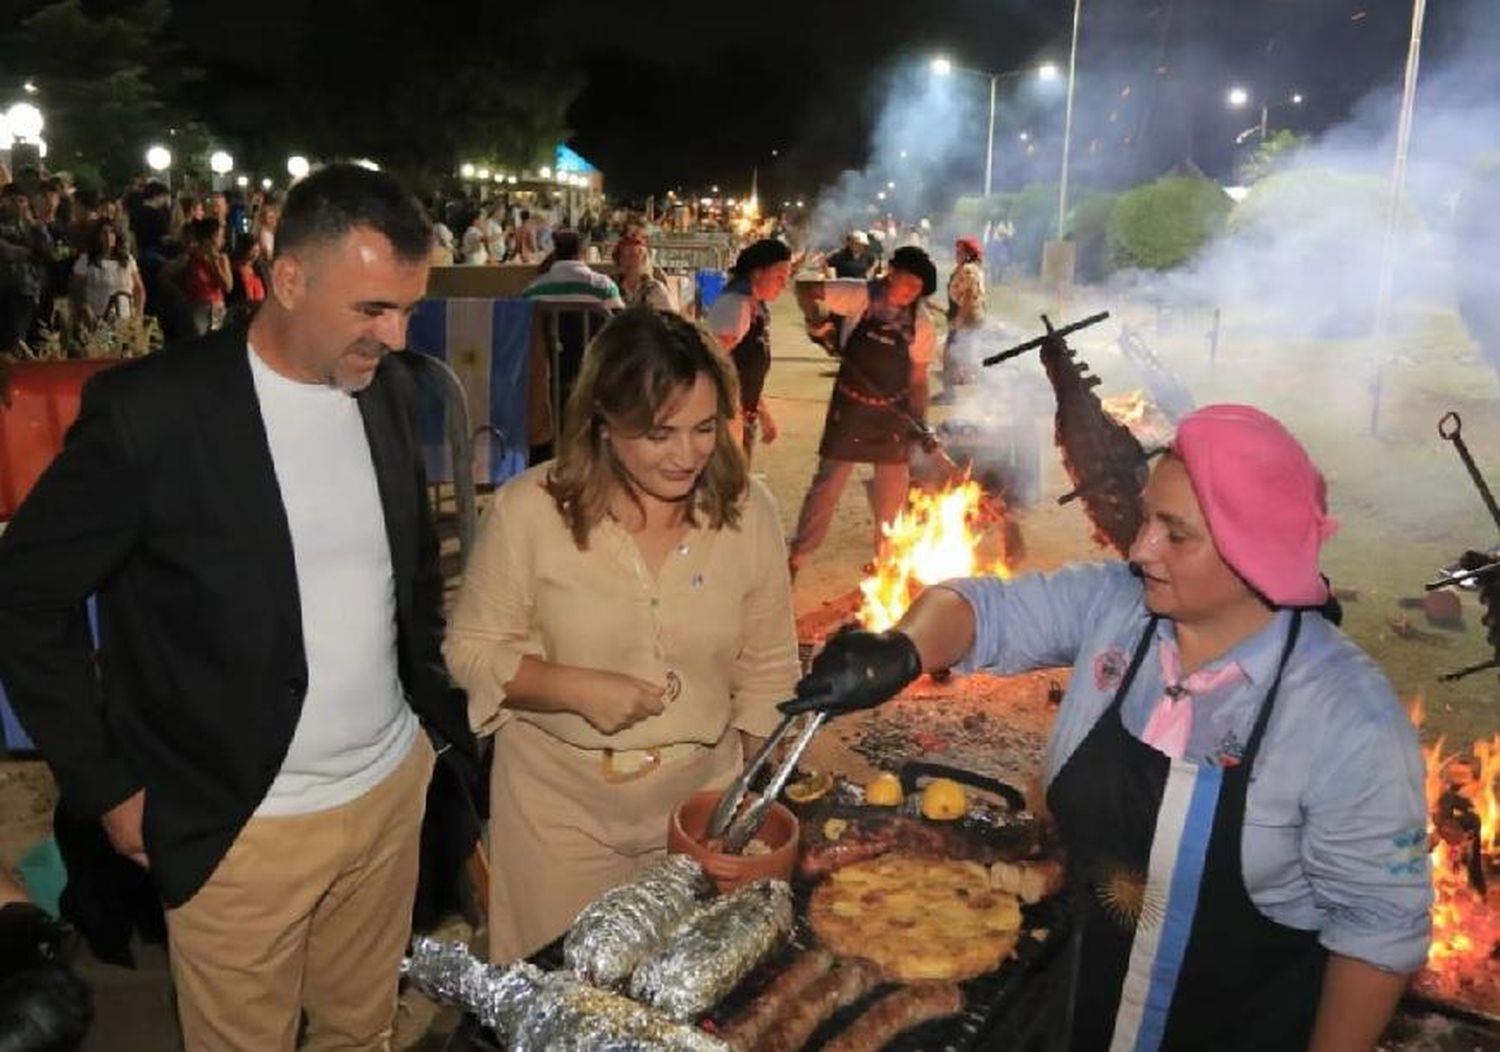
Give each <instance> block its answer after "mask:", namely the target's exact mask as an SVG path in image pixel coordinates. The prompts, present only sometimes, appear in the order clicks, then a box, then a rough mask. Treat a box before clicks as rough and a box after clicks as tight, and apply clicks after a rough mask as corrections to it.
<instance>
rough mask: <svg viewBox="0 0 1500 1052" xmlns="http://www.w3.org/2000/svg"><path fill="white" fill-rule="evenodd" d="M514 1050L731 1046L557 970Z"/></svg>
mask: <svg viewBox="0 0 1500 1052" xmlns="http://www.w3.org/2000/svg"><path fill="white" fill-rule="evenodd" d="M509 1052H731V1050H730V1048H729V1046H728V1045H726V1044H725V1043H724V1042H722V1041H720V1040H719V1039H718V1038H716V1037H714V1036H712V1035H711V1034H708V1033H705V1032H704V1031H702V1030H699V1029H698V1028H697V1027H695V1026H692V1025H689V1024H687V1023H682V1022H678V1021H676V1020H673V1019H669V1018H668V1017H667V1016H666V1015H664V1014H663V1013H661V1012H658V1011H657V1010H655V1009H654V1008H649V1007H647V1006H646V1005H643V1004H638V1003H637V1002H635V1001H632V1000H630V999H629V998H628V997H624V996H622V995H621V994H617V993H614V992H613V991H610V990H601V989H599V988H598V987H597V986H590V985H589V984H587V983H583V982H579V981H578V980H577V979H574V978H572V977H571V976H568V975H567V974H566V973H563V972H556V973H553V974H552V975H551V976H549V977H548V983H547V985H546V986H545V987H544V989H543V990H542V991H541V992H540V993H539V995H538V996H537V998H536V999H535V1001H534V1002H533V1004H532V1008H531V1010H530V1011H529V1012H528V1013H527V1014H526V1018H525V1020H524V1021H523V1023H522V1028H521V1031H520V1032H519V1033H518V1034H516V1035H514V1036H513V1037H512V1038H511V1041H510V1045H509Z"/></svg>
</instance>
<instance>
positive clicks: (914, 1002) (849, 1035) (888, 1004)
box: [823, 983, 964, 1052]
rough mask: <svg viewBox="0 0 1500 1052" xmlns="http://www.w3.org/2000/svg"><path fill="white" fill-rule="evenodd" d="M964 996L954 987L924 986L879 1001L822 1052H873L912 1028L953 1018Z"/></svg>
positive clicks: (911, 987)
mask: <svg viewBox="0 0 1500 1052" xmlns="http://www.w3.org/2000/svg"><path fill="white" fill-rule="evenodd" d="M963 1007H964V995H963V992H962V991H960V990H959V988H958V986H957V985H955V984H953V983H923V984H921V985H918V986H908V987H906V988H905V989H902V990H897V991H896V992H895V993H893V994H891V995H890V996H889V997H882V998H881V999H880V1000H879V1001H876V1002H875V1003H874V1004H873V1005H871V1006H870V1007H869V1008H867V1009H866V1010H865V1011H864V1013H863V1014H861V1015H860V1017H859V1018H858V1019H856V1020H855V1021H854V1022H852V1023H850V1024H849V1026H848V1027H847V1028H846V1029H845V1030H844V1032H843V1033H841V1034H839V1035H838V1036H837V1037H835V1038H834V1039H833V1040H832V1041H829V1042H828V1043H827V1044H826V1045H824V1046H823V1052H876V1050H878V1049H882V1048H884V1047H885V1046H886V1045H888V1044H890V1043H891V1042H892V1041H894V1040H895V1039H896V1037H897V1036H898V1035H899V1034H903V1033H905V1032H906V1031H908V1030H910V1029H911V1028H912V1027H915V1026H920V1025H921V1024H923V1023H926V1022H928V1021H929V1020H933V1019H941V1018H942V1017H943V1016H947V1015H954V1014H956V1013H958V1012H961V1011H962V1010H963Z"/></svg>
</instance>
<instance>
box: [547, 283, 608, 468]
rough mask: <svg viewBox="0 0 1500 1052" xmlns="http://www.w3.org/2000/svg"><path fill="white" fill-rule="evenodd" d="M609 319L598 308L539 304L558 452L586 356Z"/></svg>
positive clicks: (572, 304) (579, 305) (553, 429)
mask: <svg viewBox="0 0 1500 1052" xmlns="http://www.w3.org/2000/svg"><path fill="white" fill-rule="evenodd" d="M609 319H610V313H609V311H607V310H605V309H604V308H603V307H601V306H599V305H597V304H593V303H549V302H547V301H546V300H540V299H539V300H538V301H537V305H536V323H535V324H536V325H537V327H538V331H539V332H540V334H541V339H542V344H543V347H544V349H545V350H546V365H547V372H548V377H547V384H548V404H549V407H550V409H551V412H552V428H551V431H552V436H553V442H552V445H553V448H554V449H555V448H556V446H557V439H558V438H559V437H560V436H561V435H562V424H563V407H564V406H566V405H567V401H568V394H569V392H571V391H572V390H573V382H574V381H575V380H576V379H577V378H578V370H579V368H580V367H581V366H582V365H583V352H584V350H585V349H586V348H587V347H588V345H589V343H590V341H592V340H593V338H594V337H595V336H597V335H598V334H599V330H600V329H602V328H604V326H605V324H606V323H608V321H609Z"/></svg>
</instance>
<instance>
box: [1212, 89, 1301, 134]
mask: <svg viewBox="0 0 1500 1052" xmlns="http://www.w3.org/2000/svg"><path fill="white" fill-rule="evenodd" d="M1302 99H1303V95H1302V92H1300V91H1294V92H1292V93H1291V94H1290V95H1288V96H1287V97H1286V98H1285V99H1283V100H1282V101H1281V102H1272V101H1271V100H1270V99H1269V98H1263V99H1262V100H1261V103H1260V123H1259V124H1252V125H1251V126H1250V127H1248V128H1246V129H1245V130H1244V131H1242V132H1240V133H1239V134H1238V135H1236V136H1235V137H1234V141H1235V143H1236V144H1238V143H1242V142H1244V141H1245V140H1246V139H1248V138H1249V137H1250V136H1251V135H1257V134H1258V135H1259V136H1260V141H1261V142H1265V141H1266V138H1267V137H1268V136H1269V135H1270V134H1271V111H1272V110H1274V109H1278V108H1280V107H1282V106H1300V105H1302ZM1224 102H1225V104H1226V105H1227V106H1228V107H1229V108H1230V109H1232V110H1242V109H1244V108H1245V107H1246V106H1248V105H1250V92H1249V90H1248V89H1246V88H1242V87H1239V86H1235V87H1232V88H1230V89H1229V93H1228V94H1227V95H1225V96H1224Z"/></svg>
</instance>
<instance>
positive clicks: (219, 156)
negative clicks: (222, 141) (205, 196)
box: [208, 150, 234, 190]
mask: <svg viewBox="0 0 1500 1052" xmlns="http://www.w3.org/2000/svg"><path fill="white" fill-rule="evenodd" d="M208 170H209V171H211V172H213V175H214V180H213V182H214V189H215V190H222V189H224V187H225V186H226V185H228V182H229V180H228V176H229V173H230V172H232V171H234V157H233V156H232V155H231V154H230V153H229V151H227V150H215V151H214V152H213V153H211V154H209V156H208Z"/></svg>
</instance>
